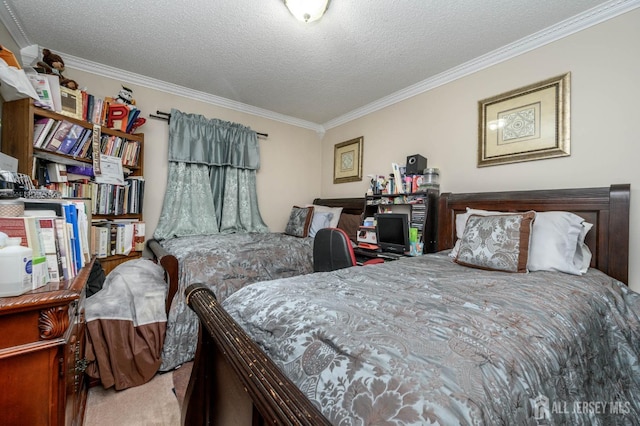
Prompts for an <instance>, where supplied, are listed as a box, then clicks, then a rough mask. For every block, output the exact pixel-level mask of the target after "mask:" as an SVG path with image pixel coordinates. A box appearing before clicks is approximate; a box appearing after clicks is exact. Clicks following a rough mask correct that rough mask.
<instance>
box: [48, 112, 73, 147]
mask: <svg viewBox="0 0 640 426" xmlns="http://www.w3.org/2000/svg"><path fill="white" fill-rule="evenodd" d="M72 127H73V123H71V122H70V121H67V120H62V122H61V123H60V126H58V128H57V129H56V132H55V133H54V134H53V136H52V138H51V139H50V140H49V142H48V143H47V145H46V146H44V147H43V148H44V149H46V150H47V151H54V152H55V151H58V150H59V149H60V146H61V145H62V141H63V140H64V138H66V137H67V135H68V134H69V131H70V130H71V128H72Z"/></svg>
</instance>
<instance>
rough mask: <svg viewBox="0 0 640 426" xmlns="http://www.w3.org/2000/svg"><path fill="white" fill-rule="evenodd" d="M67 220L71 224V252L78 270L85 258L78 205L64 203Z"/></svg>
mask: <svg viewBox="0 0 640 426" xmlns="http://www.w3.org/2000/svg"><path fill="white" fill-rule="evenodd" d="M64 212H65V220H66V221H67V223H68V224H69V225H71V233H70V234H71V238H70V241H71V253H72V255H73V257H72V260H73V264H74V270H75V271H76V272H77V271H79V270H80V269H82V266H83V265H84V259H83V254H82V246H81V242H80V228H79V226H78V213H77V209H76V206H75V205H73V204H71V203H69V204H65V205H64Z"/></svg>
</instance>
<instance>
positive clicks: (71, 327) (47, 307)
mask: <svg viewBox="0 0 640 426" xmlns="http://www.w3.org/2000/svg"><path fill="white" fill-rule="evenodd" d="M92 265H93V260H92V261H91V262H90V263H89V264H88V265H86V266H85V267H84V268H83V269H82V270H81V271H80V273H79V274H78V275H77V276H76V278H75V279H74V280H73V281H71V282H66V281H65V282H62V283H49V284H47V285H46V286H44V287H41V288H39V289H37V290H34V291H31V292H28V293H25V294H23V295H21V296H16V297H4V298H2V297H0V413H2V414H1V415H0V423H2V424H11V425H14V424H16V425H17V424H24V425H78V426H81V425H82V422H83V416H84V408H85V404H86V399H87V381H86V380H85V375H84V369H85V367H86V363H85V359H84V333H85V318H84V299H85V286H86V283H87V279H88V278H89V272H90V271H91V266H92Z"/></svg>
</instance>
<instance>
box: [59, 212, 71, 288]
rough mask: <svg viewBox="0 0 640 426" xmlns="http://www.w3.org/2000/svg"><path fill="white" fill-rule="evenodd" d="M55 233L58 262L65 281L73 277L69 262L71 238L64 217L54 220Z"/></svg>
mask: <svg viewBox="0 0 640 426" xmlns="http://www.w3.org/2000/svg"><path fill="white" fill-rule="evenodd" d="M56 233H57V236H58V244H59V250H60V262H61V263H62V276H63V278H64V279H65V280H70V279H73V278H74V277H75V273H74V270H73V265H72V262H71V255H70V253H71V243H70V241H71V239H70V238H71V237H70V235H69V231H68V224H67V222H66V220H65V219H64V217H58V218H56Z"/></svg>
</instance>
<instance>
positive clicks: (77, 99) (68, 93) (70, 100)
mask: <svg viewBox="0 0 640 426" xmlns="http://www.w3.org/2000/svg"><path fill="white" fill-rule="evenodd" d="M60 106H61V108H62V110H61V111H60V114H62V115H66V116H67V117H72V118H77V119H78V120H82V119H83V117H82V93H80V91H79V90H71V89H68V88H66V87H60Z"/></svg>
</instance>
